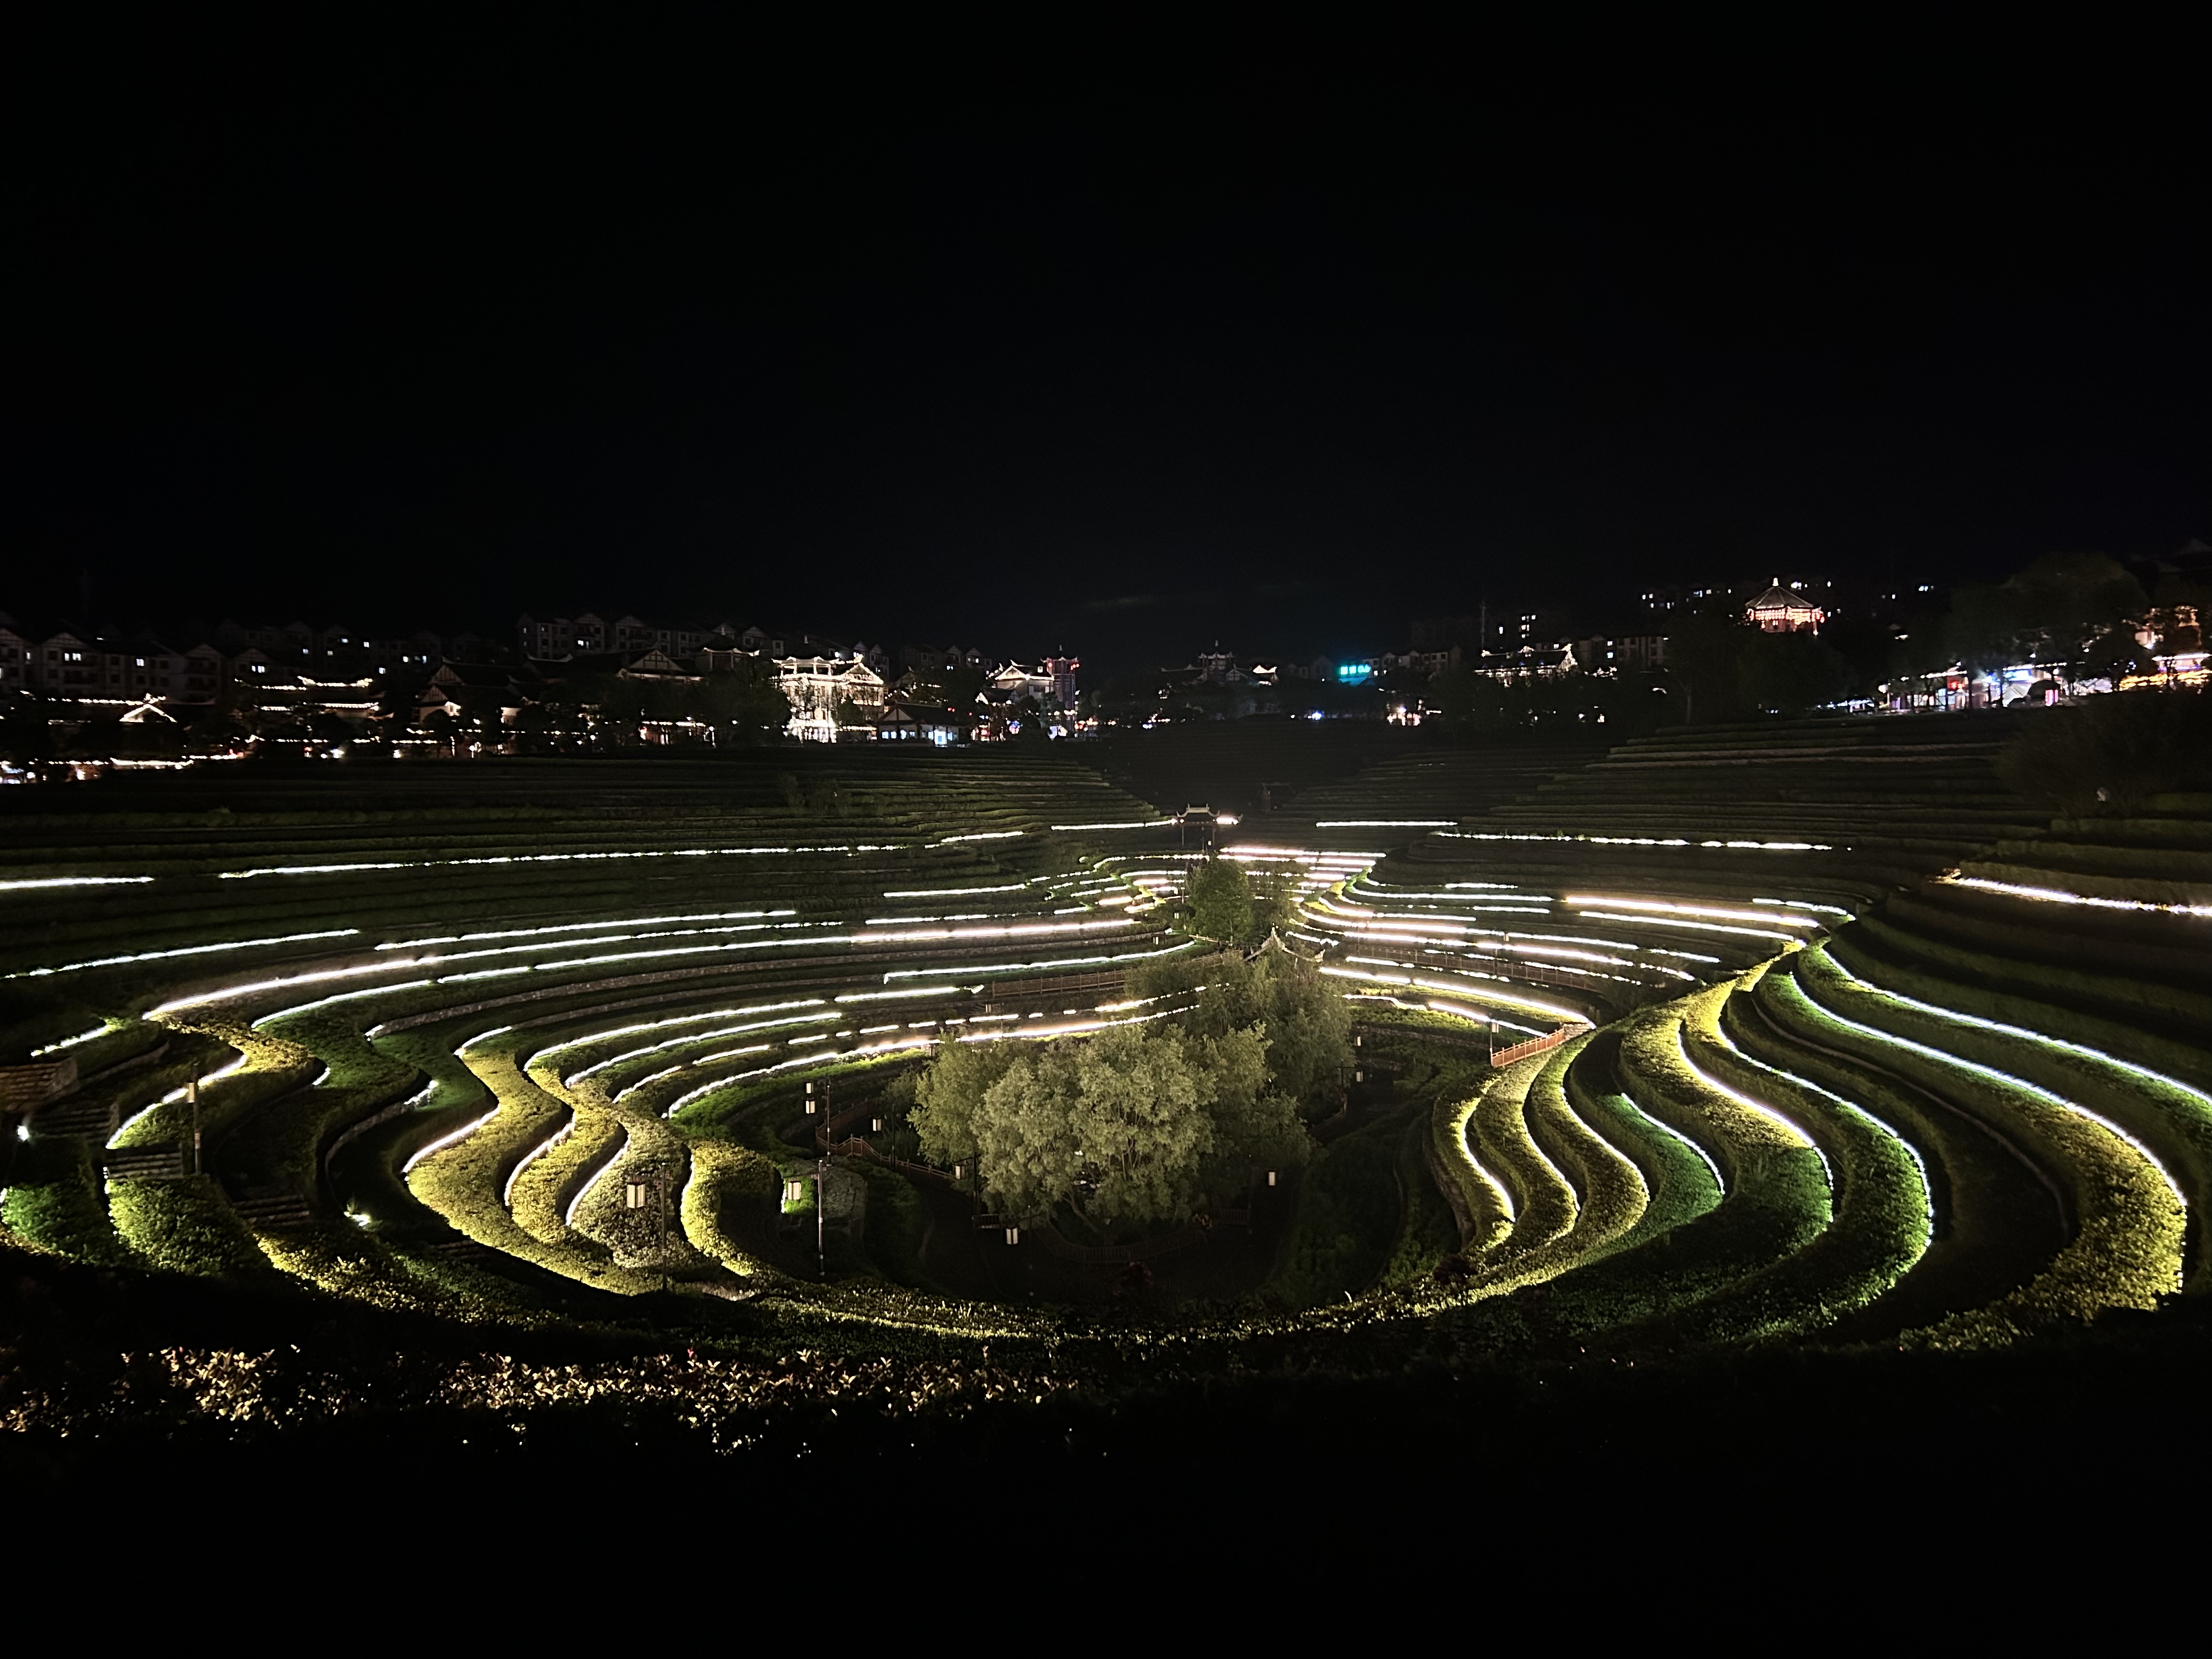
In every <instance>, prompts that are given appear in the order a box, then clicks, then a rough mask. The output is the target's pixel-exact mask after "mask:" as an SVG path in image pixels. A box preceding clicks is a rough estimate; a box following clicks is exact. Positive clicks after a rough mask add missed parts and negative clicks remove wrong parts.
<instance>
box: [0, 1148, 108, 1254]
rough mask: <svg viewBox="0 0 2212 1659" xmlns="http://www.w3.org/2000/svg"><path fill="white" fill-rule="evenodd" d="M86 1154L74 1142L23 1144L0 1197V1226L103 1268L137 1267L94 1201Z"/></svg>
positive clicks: (94, 1182)
mask: <svg viewBox="0 0 2212 1659" xmlns="http://www.w3.org/2000/svg"><path fill="white" fill-rule="evenodd" d="M98 1181H99V1177H98V1176H97V1175H96V1174H95V1173H94V1170H93V1167H92V1152H91V1149H90V1148H89V1147H88V1146H86V1145H85V1144H84V1142H83V1141H82V1140H79V1139H74V1138H60V1137H55V1136H51V1135H42V1136H40V1137H39V1138H38V1139H34V1140H33V1141H31V1142H30V1143H29V1145H27V1146H25V1147H24V1148H23V1149H22V1151H21V1153H20V1154H19V1155H18V1157H17V1158H16V1160H15V1169H14V1170H12V1171H11V1172H10V1174H9V1177H8V1186H7V1188H6V1190H5V1193H4V1194H0V1227H5V1228H6V1229H7V1230H8V1231H9V1232H10V1233H12V1234H14V1235H15V1237H18V1238H20V1239H21V1240H22V1241H23V1242H24V1243H27V1244H30V1245H33V1246H34V1247H36V1248H37V1249H42V1250H52V1251H53V1252H54V1253H55V1254H56V1255H66V1256H71V1257H74V1258H75V1259H76V1260H77V1261H91V1262H96V1263H98V1264H100V1266H103V1267H127V1266H131V1265H133V1264H135V1263H137V1257H136V1256H134V1255H132V1254H131V1251H130V1249H129V1248H128V1247H127V1246H125V1243H123V1241H122V1240H121V1239H120V1238H118V1237H116V1233H115V1228H114V1226H113V1225H112V1223H111V1222H110V1221H109V1220H108V1218H107V1206H106V1205H105V1204H103V1203H102V1202H101V1201H100V1188H99V1184H98Z"/></svg>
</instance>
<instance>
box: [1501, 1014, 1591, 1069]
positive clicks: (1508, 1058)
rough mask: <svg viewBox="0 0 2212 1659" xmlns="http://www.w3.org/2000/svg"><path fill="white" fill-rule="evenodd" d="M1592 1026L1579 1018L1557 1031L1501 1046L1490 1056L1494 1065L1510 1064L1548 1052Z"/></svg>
mask: <svg viewBox="0 0 2212 1659" xmlns="http://www.w3.org/2000/svg"><path fill="white" fill-rule="evenodd" d="M1589 1029H1590V1028H1589V1026H1587V1025H1585V1024H1582V1023H1581V1022H1580V1021H1579V1020H1577V1022H1576V1023H1575V1024H1572V1025H1562V1026H1561V1027H1559V1030H1556V1031H1547V1032H1546V1033H1545V1034H1544V1035H1543V1036H1540V1037H1530V1038H1529V1039H1528V1041H1527V1042H1516V1043H1515V1044H1514V1045H1513V1046H1512V1047H1511V1048H1500V1049H1498V1051H1497V1052H1496V1053H1495V1054H1492V1055H1491V1057H1490V1063H1491V1064H1492V1066H1510V1065H1511V1064H1512V1063H1513V1062H1514V1061H1515V1060H1526V1059H1528V1056H1529V1055H1531V1054H1547V1053H1549V1052H1550V1051H1551V1050H1552V1049H1553V1048H1558V1047H1559V1045H1560V1044H1561V1043H1562V1042H1565V1041H1566V1040H1567V1039H1568V1038H1569V1037H1571V1036H1579V1035H1580V1034H1581V1033H1583V1032H1584V1031H1587V1030H1589Z"/></svg>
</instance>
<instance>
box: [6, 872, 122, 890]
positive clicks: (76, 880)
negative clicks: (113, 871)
mask: <svg viewBox="0 0 2212 1659" xmlns="http://www.w3.org/2000/svg"><path fill="white" fill-rule="evenodd" d="M153 879H154V878H153V877H151V876H40V877H39V878H36V879H34V880H29V881H0V893H27V892H30V891H32V890H33V889H36V888H40V887H131V886H137V885H138V884H143V883H145V882H149V881H151V880H153Z"/></svg>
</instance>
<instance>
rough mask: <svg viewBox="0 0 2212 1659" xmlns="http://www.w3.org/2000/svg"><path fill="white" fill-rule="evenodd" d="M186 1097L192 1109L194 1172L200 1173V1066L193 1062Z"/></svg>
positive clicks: (187, 1081)
mask: <svg viewBox="0 0 2212 1659" xmlns="http://www.w3.org/2000/svg"><path fill="white" fill-rule="evenodd" d="M185 1100H187V1101H188V1102H190V1103H191V1109H192V1173H193V1174H194V1175H197V1174H199V1173H200V1067H199V1062H198V1061H197V1060H194V1061H193V1062H192V1073H191V1076H190V1077H188V1078H186V1079H185Z"/></svg>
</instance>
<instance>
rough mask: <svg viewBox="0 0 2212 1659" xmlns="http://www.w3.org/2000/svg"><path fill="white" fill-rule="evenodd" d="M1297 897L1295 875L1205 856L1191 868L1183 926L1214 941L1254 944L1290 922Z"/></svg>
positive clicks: (1229, 943)
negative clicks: (1203, 861) (1187, 903)
mask: <svg viewBox="0 0 2212 1659" xmlns="http://www.w3.org/2000/svg"><path fill="white" fill-rule="evenodd" d="M1296 904H1297V878H1296V877H1294V876H1292V875H1291V874H1289V873H1288V872H1282V871H1268V870H1262V871H1259V872H1252V871H1248V870H1247V869H1246V868H1245V867H1244V866H1243V865H1241V864H1238V863H1237V862H1236V861H1234V860H1230V859H1222V858H1210V859H1208V860H1206V862H1205V863H1203V864H1201V865H1200V866H1198V867H1197V868H1196V869H1195V870H1194V871H1193V872H1191V878H1190V914H1189V916H1188V920H1187V921H1186V923H1185V926H1187V927H1188V928H1189V929H1190V931H1191V932H1192V933H1195V934H1197V935H1198V936H1199V938H1200V939H1212V940H1213V941H1214V942H1215V943H1216V944H1219V945H1257V944H1258V943H1259V942H1260V941H1261V940H1262V939H1266V938H1267V935H1268V934H1269V933H1272V932H1273V930H1274V929H1276V928H1278V927H1282V926H1283V925H1284V924H1285V923H1286V922H1288V921H1290V919H1291V909H1292V907H1293V906H1295V905H1296Z"/></svg>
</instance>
